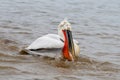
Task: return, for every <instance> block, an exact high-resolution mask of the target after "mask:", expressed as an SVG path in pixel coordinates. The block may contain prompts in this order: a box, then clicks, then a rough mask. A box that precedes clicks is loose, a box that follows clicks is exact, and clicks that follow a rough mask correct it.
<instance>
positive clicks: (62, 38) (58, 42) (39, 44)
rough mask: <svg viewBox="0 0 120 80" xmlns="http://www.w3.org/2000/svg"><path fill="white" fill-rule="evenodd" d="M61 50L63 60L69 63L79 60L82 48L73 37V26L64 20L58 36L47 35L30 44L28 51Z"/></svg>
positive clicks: (59, 27) (59, 26) (60, 25)
mask: <svg viewBox="0 0 120 80" xmlns="http://www.w3.org/2000/svg"><path fill="white" fill-rule="evenodd" d="M53 48H56V49H57V48H58V49H61V53H62V54H61V56H62V58H64V59H66V60H68V61H74V60H77V58H78V56H79V53H80V48H79V46H78V42H77V41H76V40H74V39H73V37H72V29H71V25H70V23H69V22H68V21H67V20H63V21H62V22H61V23H60V24H59V25H58V35H57V34H47V35H44V36H42V37H40V38H38V39H36V40H35V41H34V42H33V43H32V44H30V45H29V46H28V47H27V48H26V49H27V50H41V49H53Z"/></svg>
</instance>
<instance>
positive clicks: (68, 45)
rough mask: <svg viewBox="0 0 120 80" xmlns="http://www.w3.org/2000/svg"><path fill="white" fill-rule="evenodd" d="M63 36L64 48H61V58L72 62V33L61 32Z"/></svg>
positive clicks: (67, 31)
mask: <svg viewBox="0 0 120 80" xmlns="http://www.w3.org/2000/svg"><path fill="white" fill-rule="evenodd" d="M63 34H64V39H65V40H64V47H63V50H62V51H63V57H64V58H65V59H67V60H69V61H72V60H74V55H75V51H74V44H73V38H72V33H71V31H70V30H63Z"/></svg>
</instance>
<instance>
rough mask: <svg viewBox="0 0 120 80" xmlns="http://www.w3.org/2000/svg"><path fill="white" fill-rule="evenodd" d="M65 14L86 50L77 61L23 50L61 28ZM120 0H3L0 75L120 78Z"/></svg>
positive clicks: (44, 79)
mask: <svg viewBox="0 0 120 80" xmlns="http://www.w3.org/2000/svg"><path fill="white" fill-rule="evenodd" d="M65 17H67V18H68V20H69V21H70V22H71V24H72V28H73V37H74V38H75V39H76V40H78V42H79V43H80V44H79V45H80V48H81V55H80V58H79V61H78V62H75V63H73V62H63V61H56V60H54V59H52V58H49V57H38V56H31V55H20V54H19V51H20V50H21V49H23V48H24V47H26V46H28V45H29V44H30V43H31V42H32V41H34V40H35V39H36V38H38V37H40V36H42V35H44V34H47V33H57V25H58V24H59V22H60V21H62V20H63V19H64V18H65ZM119 25H120V1H119V0H100V1H98V0H74V1H71V0H47V1H45V0H12V1H11V0H0V79H1V80H6V79H7V80H21V79H22V80H67V79H69V80H119V79H120V77H119V75H120V26H119Z"/></svg>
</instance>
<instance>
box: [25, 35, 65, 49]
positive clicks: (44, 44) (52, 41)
mask: <svg viewBox="0 0 120 80" xmlns="http://www.w3.org/2000/svg"><path fill="white" fill-rule="evenodd" d="M63 46H64V43H63V42H62V41H61V40H60V36H59V35H57V34H47V35H44V36H42V37H40V38H38V39H36V40H35V41H34V42H33V43H32V44H31V45H29V46H28V47H27V48H26V49H35V50H36V49H41V48H47V49H49V48H62V47H63Z"/></svg>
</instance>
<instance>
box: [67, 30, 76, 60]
mask: <svg viewBox="0 0 120 80" xmlns="http://www.w3.org/2000/svg"><path fill="white" fill-rule="evenodd" d="M66 34H67V39H68V49H69V54H70V55H71V57H72V58H73V60H75V59H76V56H75V48H74V42H73V37H72V31H70V30H66Z"/></svg>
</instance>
